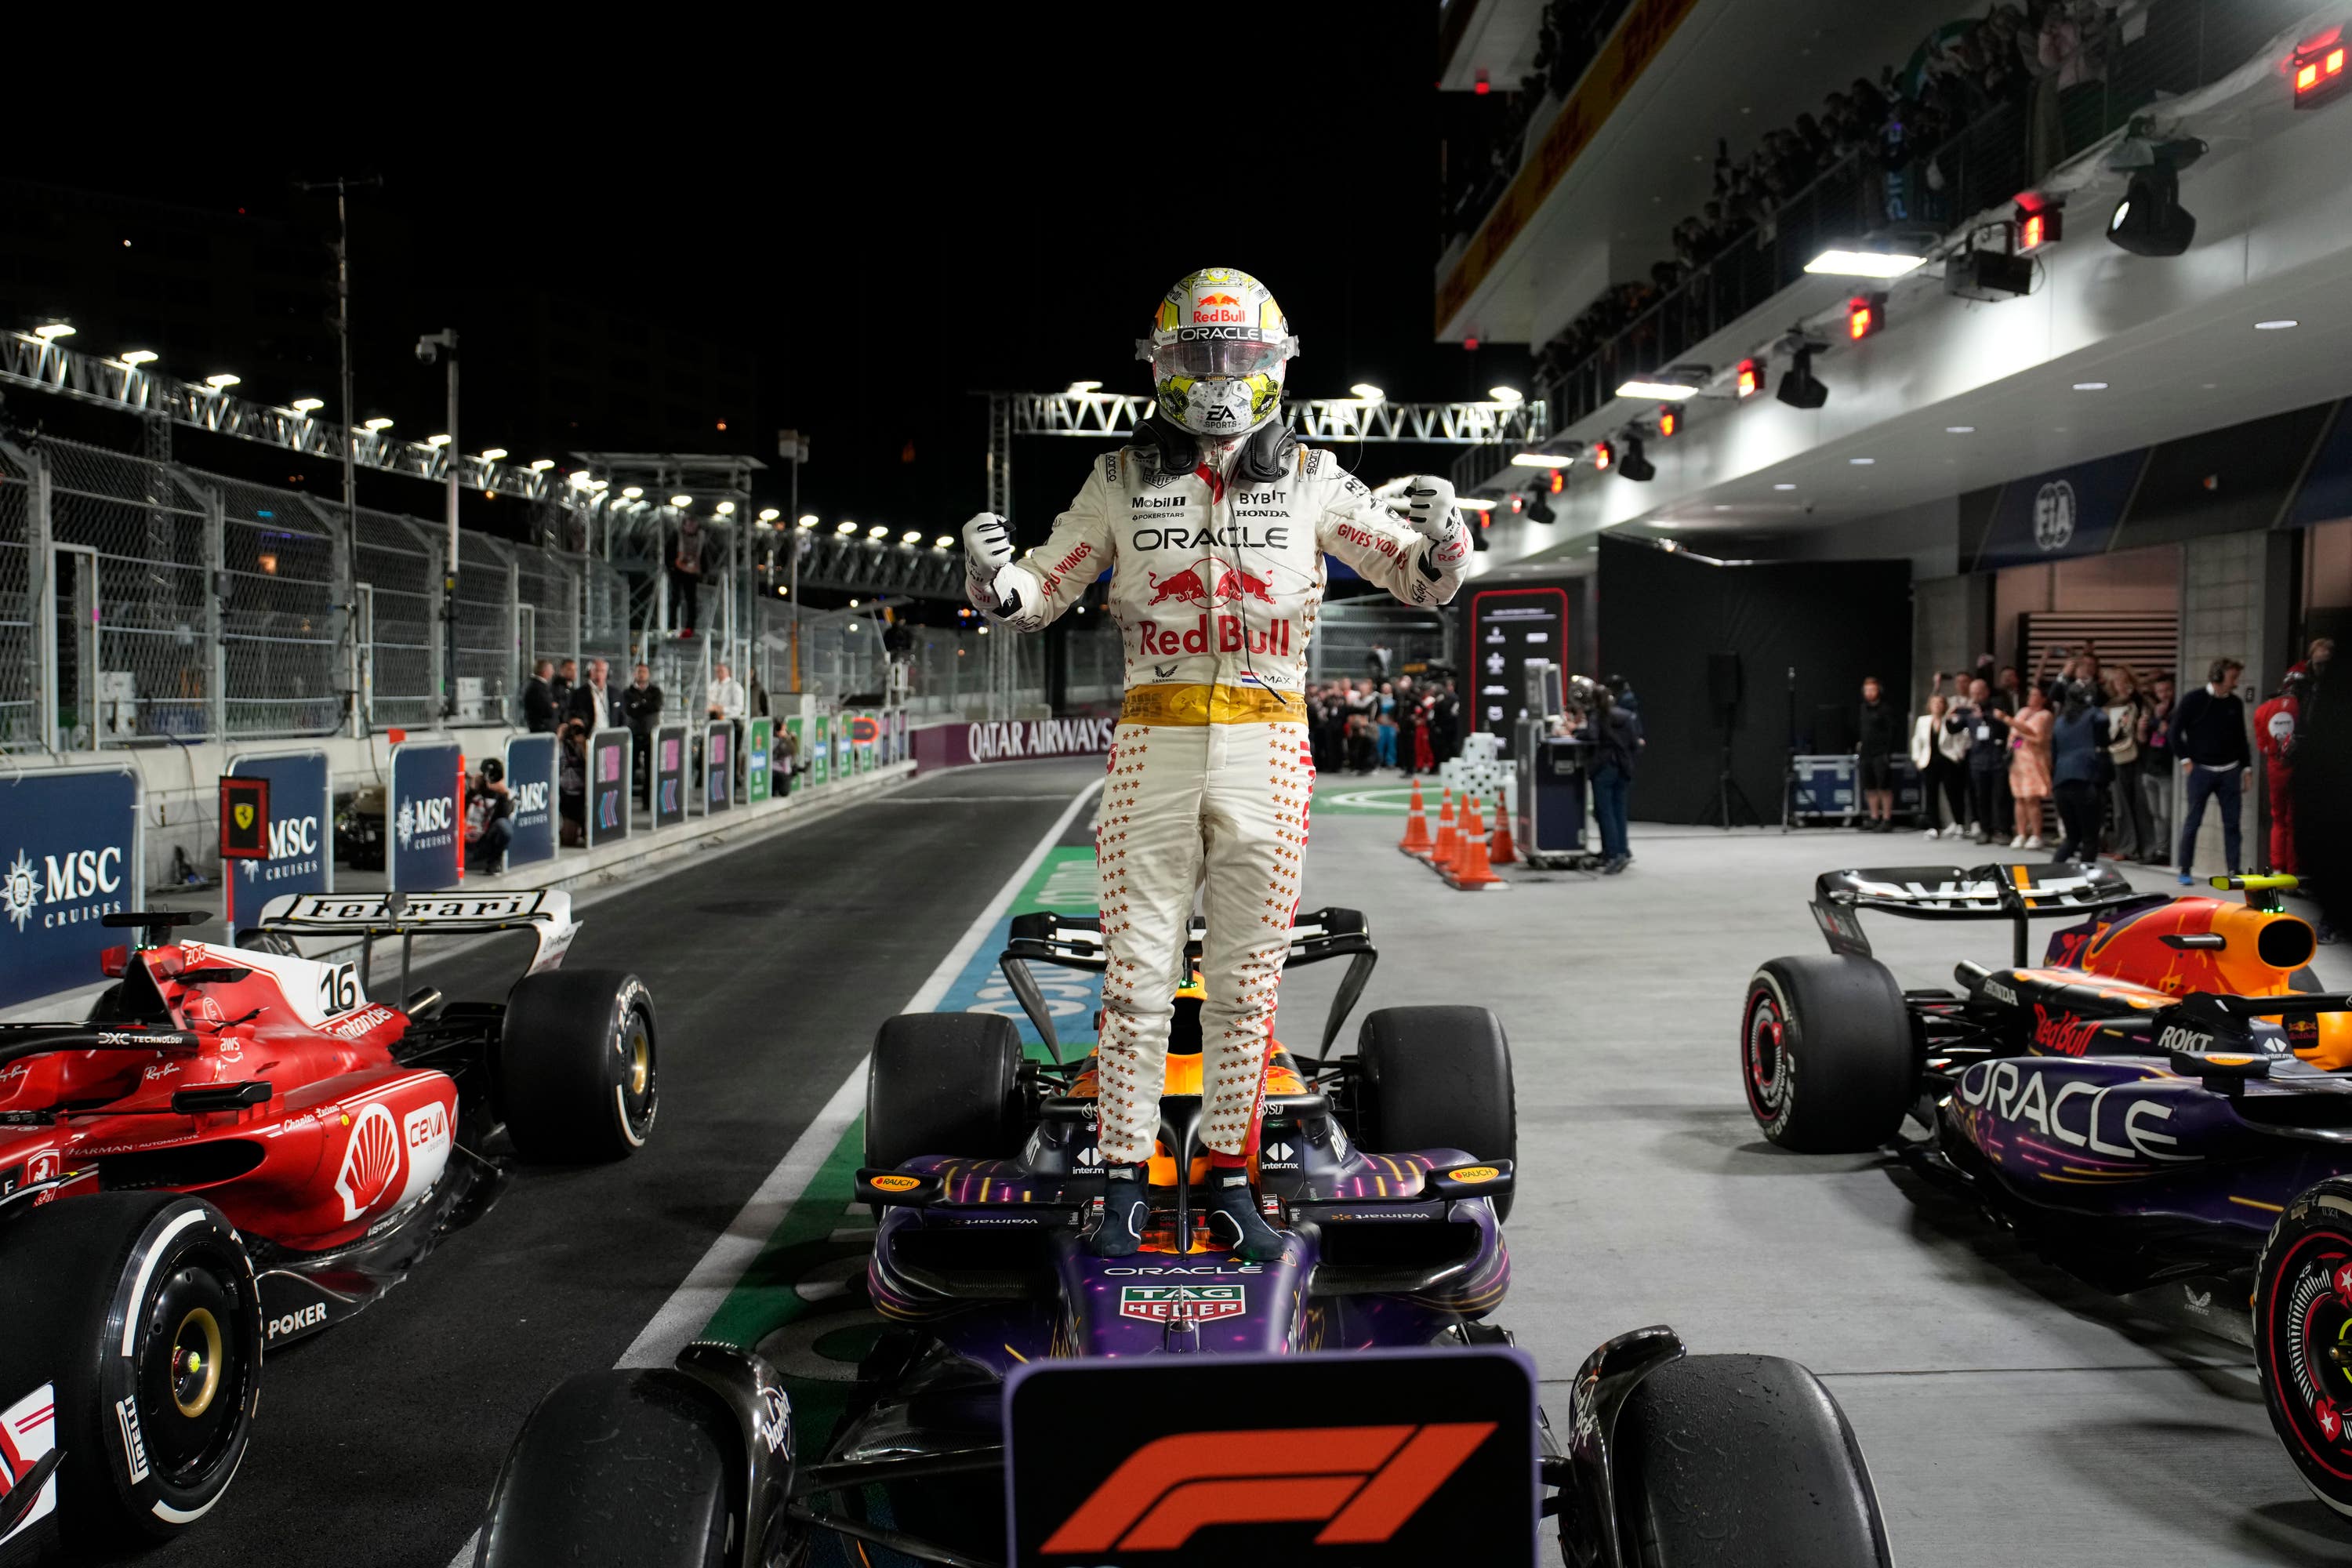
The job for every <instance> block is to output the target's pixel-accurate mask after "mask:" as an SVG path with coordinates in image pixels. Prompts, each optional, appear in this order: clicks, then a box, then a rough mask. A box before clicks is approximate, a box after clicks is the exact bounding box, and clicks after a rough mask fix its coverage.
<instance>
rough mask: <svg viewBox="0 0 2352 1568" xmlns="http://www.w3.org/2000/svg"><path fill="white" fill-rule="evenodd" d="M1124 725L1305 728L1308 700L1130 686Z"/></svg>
mask: <svg viewBox="0 0 2352 1568" xmlns="http://www.w3.org/2000/svg"><path fill="white" fill-rule="evenodd" d="M1118 719H1119V722H1120V723H1122V724H1177V725H1184V724H1304V723H1305V722H1307V700H1306V699H1305V698H1304V697H1302V696H1300V695H1299V694H1298V693H1297V692H1296V691H1275V690H1271V689H1268V688H1266V687H1263V686H1223V685H1219V686H1130V687H1129V688H1128V689H1127V700H1126V701H1125V702H1124V703H1123V704H1121V705H1120V707H1119V710H1118Z"/></svg>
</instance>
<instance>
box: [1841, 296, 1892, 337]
mask: <svg viewBox="0 0 2352 1568" xmlns="http://www.w3.org/2000/svg"><path fill="white" fill-rule="evenodd" d="M1885 325H1886V296H1885V295H1884V294H1856V295H1855V296H1854V297H1853V299H1851V300H1847V301H1846V302H1845V335H1846V338H1847V339H1848V341H1850V342H1861V341H1862V340H1863V339H1864V338H1866V337H1868V336H1870V335H1871V334H1872V333H1873V332H1875V331H1878V330H1879V329H1880V328H1882V327H1884V326H1885Z"/></svg>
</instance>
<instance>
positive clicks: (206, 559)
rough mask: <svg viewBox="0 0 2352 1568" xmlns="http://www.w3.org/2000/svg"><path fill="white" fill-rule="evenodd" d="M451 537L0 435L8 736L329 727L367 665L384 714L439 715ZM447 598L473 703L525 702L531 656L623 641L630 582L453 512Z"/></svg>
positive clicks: (619, 647) (375, 709)
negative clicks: (462, 520)
mask: <svg viewBox="0 0 2352 1568" xmlns="http://www.w3.org/2000/svg"><path fill="white" fill-rule="evenodd" d="M445 549H446V534H445V533H444V531H443V530H442V528H441V526H439V525H436V524H428V523H424V522H420V521H416V520H415V519H413V518H407V517H402V516H398V515H396V514H394V513H390V512H383V511H376V510H370V509H366V508H362V509H361V510H360V512H359V514H358V517H357V519H356V528H353V527H352V525H351V523H350V522H349V521H347V520H346V515H345V513H344V511H343V509H342V508H341V506H339V505H336V504H333V503H331V502H325V501H320V500H316V499H314V498H311V497H309V496H304V495H300V494H298V493H296V492H294V491H290V490H281V489H274V488H272V487H270V486H268V485H257V484H253V483H250V482H248V481H247V480H244V479H230V478H228V477H226V476H225V475H220V474H213V473H206V472H202V471H199V470H196V469H193V468H184V467H181V466H179V465H176V464H170V463H160V462H155V461H152V460H151V459H148V458H139V457H132V456H130V455H128V454H125V453H121V452H111V451H107V450H104V449H102V448H100V447H88V446H83V445H80V444H79V443H76V442H71V441H62V440H56V439H52V438H48V437H40V438H37V439H35V440H32V441H30V442H27V443H26V444H24V445H22V446H13V445H7V444H5V443H0V752H22V751H40V750H44V749H49V750H79V749H86V748H89V747H95V746H107V745H119V744H126V743H131V742H137V741H140V740H144V739H155V738H163V737H170V738H173V739H178V740H197V739H263V738H268V737H274V736H287V737H291V736H304V735H322V734H328V733H331V732H333V731H336V730H337V729H339V728H341V727H342V725H343V724H344V723H345V722H346V715H347V713H348V712H349V708H348V702H349V700H350V696H351V693H352V689H353V688H354V686H356V688H357V689H358V691H359V693H360V702H361V712H362V717H363V718H364V719H365V721H367V722H369V723H370V724H372V725H373V726H376V727H387V726H394V725H405V726H427V725H430V724H432V723H433V722H435V721H436V719H437V718H438V717H439V716H440V714H441V710H442V699H441V680H442V675H443V669H442V664H443V659H444V652H443V647H442V644H441V641H440V639H441V637H442V636H443V635H444V634H443V631H442V626H443V622H442V619H441V598H442V570H443V552H444V550H445ZM347 606H349V607H350V608H347ZM455 609H456V617H455V618H456V622H457V668H456V671H455V673H456V675H457V679H458V680H459V681H460V682H461V683H462V684H461V686H460V689H459V695H460V697H461V706H460V711H459V715H458V716H459V717H460V718H461V719H479V720H484V721H499V720H511V719H512V718H514V717H515V714H514V700H515V694H516V692H517V691H518V690H519V689H520V684H521V682H522V681H523V680H524V679H526V678H527V675H528V668H529V665H528V660H529V658H531V657H538V658H559V659H560V658H572V657H574V656H576V655H579V654H582V653H590V652H593V653H602V654H604V655H605V656H606V657H609V658H613V659H614V661H615V662H616V663H617V662H620V661H621V660H622V659H624V658H625V657H626V655H627V652H628V647H629V641H630V639H629V627H628V594H627V589H626V586H625V583H624V581H623V579H622V578H621V576H620V574H618V573H616V572H615V571H614V569H613V568H612V566H611V565H610V564H609V563H605V562H604V561H601V560H590V559H587V558H585V557H583V556H578V555H569V554H565V553H562V552H557V551H552V550H547V549H543V548H541V547H539V546H536V545H530V544H520V543H509V542H504V541H500V540H497V539H494V538H491V537H489V536H488V535H486V534H481V533H478V532H473V531H467V532H464V533H461V534H460V536H459V553H458V573H457V592H456V595H455ZM354 610H355V612H356V615H357V617H358V618H357V624H356V626H352V625H351V624H349V622H350V619H351V616H352V613H353V611H354ZM476 682H479V691H478V700H477V698H476V686H475V683H476Z"/></svg>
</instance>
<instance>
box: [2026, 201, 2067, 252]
mask: <svg viewBox="0 0 2352 1568" xmlns="http://www.w3.org/2000/svg"><path fill="white" fill-rule="evenodd" d="M2064 237H2066V214H2065V212H2064V210H2063V208H2059V207H2042V208H2041V209H2040V210H2039V211H2035V212H2028V211H2027V210H2025V209H2024V208H2023V207H2020V208H2019V209H2018V212H2017V254H2018V255H2020V256H2023V255H2025V254H2026V253H2027V252H2028V251H2033V250H2039V249H2041V248H2042V247H2043V246H2045V245H2054V244H2056V243H2057V242H2058V241H2059V240H2061V239H2063V238H2064Z"/></svg>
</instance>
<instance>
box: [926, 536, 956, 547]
mask: <svg viewBox="0 0 2352 1568" xmlns="http://www.w3.org/2000/svg"><path fill="white" fill-rule="evenodd" d="M931 548H932V549H934V550H952V549H954V548H955V535H954V534H952V533H942V534H940V536H939V537H938V538H937V539H934V540H932V541H931Z"/></svg>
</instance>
